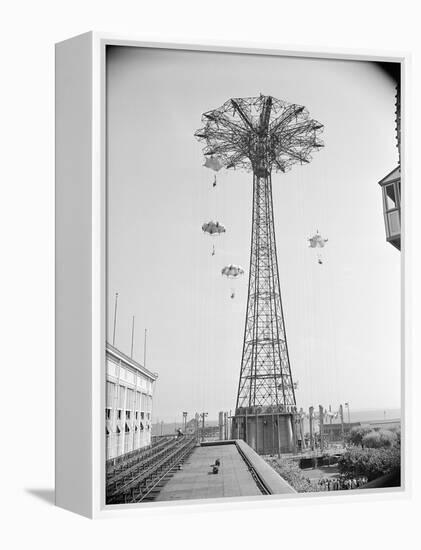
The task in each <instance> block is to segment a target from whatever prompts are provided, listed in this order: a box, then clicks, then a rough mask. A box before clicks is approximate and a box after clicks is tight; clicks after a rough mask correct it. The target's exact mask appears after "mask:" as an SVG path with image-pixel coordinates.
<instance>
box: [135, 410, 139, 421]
mask: <svg viewBox="0 0 421 550" xmlns="http://www.w3.org/2000/svg"><path fill="white" fill-rule="evenodd" d="M138 415H139V413H138V412H137V411H136V414H135V418H136V420H137V417H138Z"/></svg>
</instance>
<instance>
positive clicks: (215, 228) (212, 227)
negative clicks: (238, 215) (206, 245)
mask: <svg viewBox="0 0 421 550" xmlns="http://www.w3.org/2000/svg"><path fill="white" fill-rule="evenodd" d="M202 231H203V233H207V234H208V235H210V236H211V237H218V236H219V235H222V233H225V232H226V229H225V226H224V225H222V223H219V222H214V221H213V220H211V221H210V222H205V223H204V224H203V225H202ZM212 256H215V245H213V246H212Z"/></svg>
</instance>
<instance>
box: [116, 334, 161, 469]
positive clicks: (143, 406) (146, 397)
mask: <svg viewBox="0 0 421 550" xmlns="http://www.w3.org/2000/svg"><path fill="white" fill-rule="evenodd" d="M157 378H158V375H157V374H156V373H152V372H150V371H149V370H147V369H146V368H145V367H143V366H142V365H140V364H139V363H137V362H136V361H134V360H133V359H131V358H130V357H128V356H127V355H125V354H124V353H122V352H121V351H119V350H118V349H116V348H115V347H113V346H111V345H110V344H107V347H106V380H107V393H106V404H105V420H106V426H105V429H106V448H107V450H106V454H107V459H108V458H115V457H117V456H120V455H122V454H124V453H128V452H129V451H133V450H135V449H139V448H142V447H147V446H149V445H150V444H151V434H152V398H153V391H154V386H155V381H156V379H157Z"/></svg>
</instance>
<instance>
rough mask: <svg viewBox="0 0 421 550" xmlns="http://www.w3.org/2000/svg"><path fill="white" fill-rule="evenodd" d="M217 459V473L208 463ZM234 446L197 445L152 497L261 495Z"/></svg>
mask: <svg viewBox="0 0 421 550" xmlns="http://www.w3.org/2000/svg"><path fill="white" fill-rule="evenodd" d="M217 458H219V460H220V462H221V465H220V467H219V473H218V474H213V473H212V467H211V465H212V464H214V463H215V460H216V459H217ZM261 494H262V493H261V491H260V490H259V488H258V487H257V485H256V482H255V481H254V479H253V477H252V475H251V473H250V472H249V470H248V468H247V465H246V463H245V462H244V460H243V458H242V457H241V455H240V454H239V452H238V450H237V447H236V445H212V446H209V447H197V448H196V449H195V450H194V451H193V452H192V454H191V455H190V456H189V458H188V459H187V461H186V462H185V463H184V466H183V470H180V471H179V472H177V473H176V474H175V475H174V476H173V477H172V478H171V479H170V480H169V481H168V483H167V484H166V485H165V486H164V487H163V488H162V490H161V491H160V493H159V495H158V497H157V499H156V500H158V501H163V500H167V501H168V500H188V499H203V498H222V497H238V496H255V495H261Z"/></svg>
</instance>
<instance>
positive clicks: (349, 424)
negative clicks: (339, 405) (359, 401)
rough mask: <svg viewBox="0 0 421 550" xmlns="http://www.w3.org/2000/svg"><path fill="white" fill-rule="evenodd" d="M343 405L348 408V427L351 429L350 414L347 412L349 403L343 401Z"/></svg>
mask: <svg viewBox="0 0 421 550" xmlns="http://www.w3.org/2000/svg"><path fill="white" fill-rule="evenodd" d="M345 407H346V408H347V410H348V429H349V430H351V414H350V412H349V403H345Z"/></svg>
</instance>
